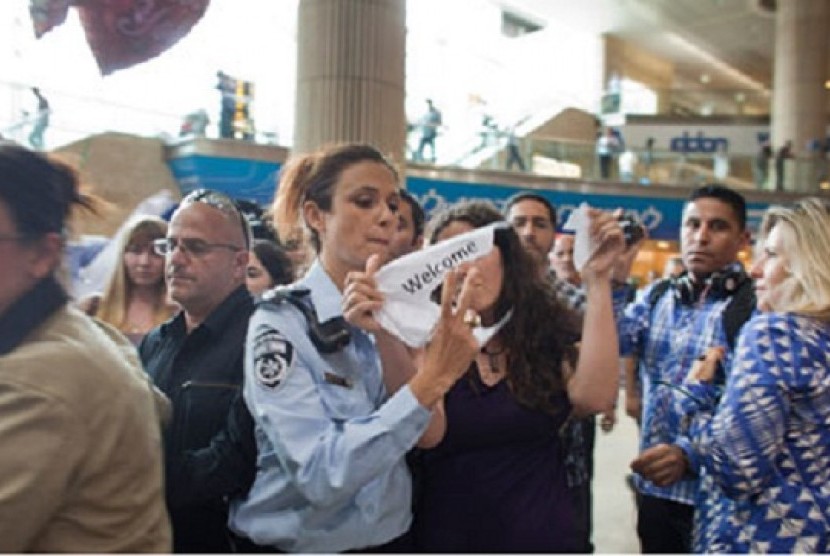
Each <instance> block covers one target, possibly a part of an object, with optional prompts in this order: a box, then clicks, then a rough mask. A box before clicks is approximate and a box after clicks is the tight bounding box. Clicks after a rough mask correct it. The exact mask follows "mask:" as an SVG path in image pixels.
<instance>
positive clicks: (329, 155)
mask: <svg viewBox="0 0 830 556" xmlns="http://www.w3.org/2000/svg"><path fill="white" fill-rule="evenodd" d="M360 162H377V163H378V164H383V165H384V166H386V167H387V168H389V171H390V172H392V174H393V175H394V176H395V180H396V181H397V180H399V177H398V171H397V170H396V169H395V167H394V166H393V165H392V163H391V162H389V161H388V160H387V159H386V157H384V156H383V154H381V152H380V151H378V150H377V149H376V148H375V147H372V146H371V145H362V144H357V143H347V144H344V145H335V146H332V147H327V148H324V149H322V150H320V151H318V152H316V153H311V154H304V155H298V156H295V157H293V158H292V159H291V160H289V161H288V162H287V163H286V165H285V167H284V168H283V169H282V171H281V172H280V180H279V184H278V185H277V193H276V196H275V198H274V205H273V208H272V214H273V217H274V227H275V228H276V229H277V236H278V237H279V239H280V241H281V242H286V241H288V240H289V239H290V238H291V235H292V232H293V231H294V230H296V228H297V226H298V225H299V223H300V218H301V216H302V207H303V203H305V202H306V201H312V202H314V203H315V204H316V205H317V207H318V208H319V209H320V210H322V211H324V212H330V211H331V201H332V197H334V186H335V185H336V184H337V180H339V179H340V175H341V174H342V173H343V171H344V170H346V169H347V168H349V167H351V166H354V165H355V164H358V163H360ZM309 232H310V234H311V244H312V246H313V247H314V250H315V251H316V252H318V253H319V252H320V238H319V237H318V236H317V232H316V231H314V230H309Z"/></svg>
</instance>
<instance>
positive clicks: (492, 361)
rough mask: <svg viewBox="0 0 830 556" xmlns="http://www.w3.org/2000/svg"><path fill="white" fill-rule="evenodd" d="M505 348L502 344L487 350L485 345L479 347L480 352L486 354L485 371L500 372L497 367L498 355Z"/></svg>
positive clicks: (495, 373)
mask: <svg viewBox="0 0 830 556" xmlns="http://www.w3.org/2000/svg"><path fill="white" fill-rule="evenodd" d="M506 349H507V348H505V347H504V345H502V346H501V347H499V348H497V349H494V350H488V349H487V346H484V347H483V348H481V353H482V354H484V355H486V356H487V371H488V372H490V373H493V374H494V375H497V374H500V373H501V372H502V371H501V369H500V368H499V356H500V355H502V354H503V353H504V352H505V350H506Z"/></svg>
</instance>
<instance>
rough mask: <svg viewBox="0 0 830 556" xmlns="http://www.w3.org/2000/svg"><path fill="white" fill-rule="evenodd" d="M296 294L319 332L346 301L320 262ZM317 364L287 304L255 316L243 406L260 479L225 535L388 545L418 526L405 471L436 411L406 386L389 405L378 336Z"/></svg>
mask: <svg viewBox="0 0 830 556" xmlns="http://www.w3.org/2000/svg"><path fill="white" fill-rule="evenodd" d="M300 285H302V286H305V287H307V288H309V289H310V290H311V293H310V297H311V303H312V304H313V305H314V307H315V309H316V310H317V315H318V319H319V320H320V322H325V321H326V320H328V319H331V318H333V317H336V316H341V315H342V312H341V306H340V304H341V300H342V295H341V293H340V292H339V291H338V289H337V287H336V286H335V285H334V283H333V282H332V280H331V278H329V276H328V274H326V272H325V271H324V270H323V268H322V266H321V265H320V263H319V261H318V262H316V263H315V264H314V265H313V266H312V267H311V269H310V270H309V272H308V273H307V274H306V276H305V277H304V278H303V279H302V280H301V281H300ZM350 331H351V341H350V342H349V345H348V346H346V347H345V348H344V349H342V350H341V351H339V352H337V353H333V354H321V353H320V352H319V351H318V350H317V349H316V348H315V347H314V345H313V344H312V343H311V340H310V338H309V337H308V333H307V325H306V320H305V318H304V317H303V315H302V314H301V313H300V312H299V310H298V309H297V308H295V307H294V306H292V305H291V304H290V303H287V302H284V303H282V304H280V305H278V306H275V305H273V304H270V305H263V306H260V307H258V308H257V310H256V311H255V313H254V315H253V316H252V317H251V321H250V324H249V326H248V338H247V341H246V346H245V385H244V395H245V401H246V403H247V405H248V408H249V409H250V411H251V414H252V415H253V417H254V421H255V423H256V440H257V451H258V455H257V476H256V479H255V480H254V484H253V486H252V488H251V490H250V492H249V493H248V495H247V496H246V497H244V498H241V499H237V500H234V501H233V502H232V503H231V511H230V518H229V525H230V527H231V529H232V530H234V531H236V532H237V533H238V534H241V535H243V536H245V537H248V538H249V539H250V540H252V541H253V542H255V543H256V544H258V545H261V546H275V547H277V548H279V549H280V550H284V551H289V552H339V551H344V550H350V549H355V548H361V547H367V546H374V545H379V544H383V543H385V542H388V541H390V540H392V539H394V538H396V537H398V536H399V535H401V534H402V533H404V532H405V531H406V530H407V529H408V527H409V525H410V522H411V519H412V516H411V510H410V508H411V497H412V481H411V477H410V474H409V470H408V469H407V466H406V463H405V461H404V456H405V454H406V452H407V451H408V450H409V449H410V448H412V447H413V446H414V445H415V443H416V442H417V440H418V438H419V437H420V436H421V434H422V433H423V432H424V430H425V429H426V426H427V424H428V423H429V419H430V412H429V411H428V410H427V409H426V408H424V407H423V406H421V405H420V404H419V403H418V401H417V400H416V398H415V397H414V396H413V394H412V392H411V391H410V389H409V386H408V385H407V386H404V387H403V388H401V389H400V390H398V391H397V392H396V393H395V394H394V395H393V396H391V397H389V396H388V395H387V393H386V390H385V388H384V385H383V380H382V376H381V365H380V360H379V357H378V353H377V350H376V348H375V345H374V341H373V339H372V338H371V336H370V335H368V334H366V333H364V332H363V331H361V330H359V329H357V328H355V327H353V326H351V325H350Z"/></svg>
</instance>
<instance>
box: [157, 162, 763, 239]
mask: <svg viewBox="0 0 830 556" xmlns="http://www.w3.org/2000/svg"><path fill="white" fill-rule="evenodd" d="M169 164H170V167H171V170H172V172H173V175H174V176H175V178H176V180H177V181H178V182H179V187H180V188H181V190H182V194H187V193H189V192H190V191H192V190H194V189H197V188H199V187H205V188H209V189H216V190H218V191H222V192H224V193H227V194H229V195H230V196H232V197H234V198H237V199H245V200H248V201H254V202H256V203H259V204H261V205H268V204H270V203H271V200H272V199H273V195H274V188H275V185H276V183H277V177H278V174H279V170H280V166H281V165H280V164H279V163H276V162H268V161H262V160H250V159H239V158H225V157H216V156H205V155H189V156H186V157H181V158H175V159H171V160H169ZM406 184H407V189H408V190H409V192H410V193H412V194H413V195H414V196H415V197H416V198H417V199H418V200H419V201H420V202H421V205H422V206H423V207H424V210H425V211H426V212H427V215H428V216H429V215H430V214H431V213H432V212H434V211H436V210H440V209H442V208H444V207H447V206H449V205H451V204H453V203H456V202H458V201H462V200H471V199H477V200H488V201H491V202H493V203H495V204H496V205H497V206H498V207H499V208H502V207H503V206H504V202H505V201H506V200H507V198H508V197H510V196H511V195H513V194H514V193H517V192H519V191H523V188H522V187H520V186H513V185H500V184H493V183H464V182H453V181H443V180H437V179H429V178H421V177H413V176H408V177H407V178H406ZM532 191H533V192H534V193H538V194H539V195H542V196H543V197H545V198H546V199H548V200H549V201H550V202H551V203H553V204H554V206H556V209H557V212H558V215H559V218H558V219H559V224H560V225H561V224H562V223H563V222H566V221H567V219H568V215H569V214H570V212H571V211H572V210H573V209H575V208H576V207H578V206H579V204H580V203H582V202H586V203H588V204H589V205H591V206H594V207H598V208H603V209H615V208H618V207H620V208H622V209H623V210H624V211H625V212H626V213H627V214H631V215H633V216H636V217H637V218H638V219H639V220H640V221H641V222H643V223H644V224H645V225H646V226H647V227H648V229H649V237H651V238H652V239H658V240H668V241H673V240H677V239H678V237H679V232H680V221H681V216H682V213H683V205H684V202H685V200H684V199H683V198H681V197H678V198H675V199H670V198H656V197H649V196H648V195H647V193H648V189H647V188H643V195H642V196H636V195H631V196H630V195H608V194H603V193H592V192H569V191H558V190H557V191H553V190H544V189H533V190H532ZM678 193H683V194H684V195H685V194H686V190H685V189H684V190H679V191H678ZM766 208H767V205H766V204H763V203H748V204H747V210H748V216H749V227H750V229H751V230H752V231H753V232H754V231H755V230H757V227H758V224H759V223H760V219H761V216H762V215H763V213H764V210H766Z"/></svg>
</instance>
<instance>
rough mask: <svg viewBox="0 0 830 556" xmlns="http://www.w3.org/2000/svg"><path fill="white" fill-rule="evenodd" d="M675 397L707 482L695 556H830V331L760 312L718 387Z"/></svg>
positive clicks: (691, 387) (698, 386) (694, 386)
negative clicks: (751, 555)
mask: <svg viewBox="0 0 830 556" xmlns="http://www.w3.org/2000/svg"><path fill="white" fill-rule="evenodd" d="M685 386H686V388H685V394H684V393H682V392H680V391H677V390H676V391H675V396H676V399H677V403H678V405H679V406H680V409H681V410H682V413H683V416H684V417H683V419H682V421H683V428H685V429H686V430H688V432H689V435H690V436H691V437H692V438H693V439H694V441H693V448H694V450H695V454H694V456H695V461H696V462H697V464H698V465H699V466H700V467H699V470H700V473H701V475H702V481H701V483H700V484H701V489H700V491H699V496H698V500H697V504H696V516H695V521H696V531H695V551H696V552H722V553H747V552H777V553H792V552H799V553H809V552H820V553H823V552H828V551H830V325H828V324H827V323H821V322H819V321H817V320H814V319H810V318H807V317H802V316H797V315H794V314H775V313H762V314H757V315H756V316H755V317H753V318H752V320H750V321H749V322H748V323H747V324H746V325H745V326H744V329H743V330H742V332H741V337H740V339H739V341H738V348H737V352H736V354H735V357H734V359H733V361H732V363H731V370H730V372H729V373H728V380H727V384H726V390H725V392H724V393H723V397H722V400H721V401H720V404H718V402H717V399H718V392H717V388H716V387H713V386H711V385H709V384H702V383H699V382H687V383H686V385H685Z"/></svg>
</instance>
